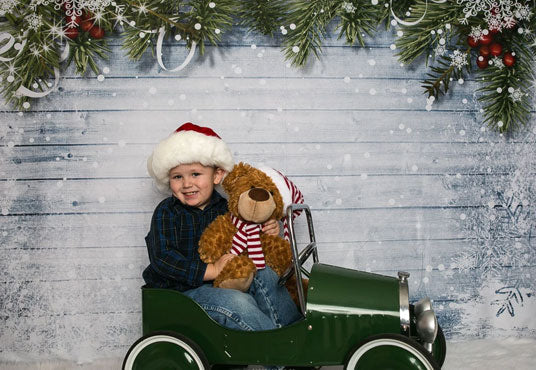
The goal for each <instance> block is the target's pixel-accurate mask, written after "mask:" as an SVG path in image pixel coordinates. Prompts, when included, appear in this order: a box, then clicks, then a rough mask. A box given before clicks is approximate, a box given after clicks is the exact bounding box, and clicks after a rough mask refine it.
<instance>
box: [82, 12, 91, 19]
mask: <svg viewBox="0 0 536 370" xmlns="http://www.w3.org/2000/svg"><path fill="white" fill-rule="evenodd" d="M92 18H93V13H91V12H88V11H84V12H83V13H82V20H83V21H87V20H88V19H92Z"/></svg>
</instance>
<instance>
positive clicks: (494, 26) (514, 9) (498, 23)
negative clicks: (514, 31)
mask: <svg viewBox="0 0 536 370" xmlns="http://www.w3.org/2000/svg"><path fill="white" fill-rule="evenodd" d="M457 3H458V4H460V5H461V4H463V6H464V8H463V13H464V18H462V19H460V22H461V23H462V24H468V18H471V17H476V16H477V15H479V13H482V14H480V15H481V16H483V17H484V19H485V20H486V22H487V24H488V29H490V30H498V31H500V30H501V29H502V28H512V27H513V26H515V24H516V23H517V21H520V20H529V19H530V17H531V16H532V12H531V10H530V7H529V6H528V5H525V4H523V3H522V2H520V1H519V0H457Z"/></svg>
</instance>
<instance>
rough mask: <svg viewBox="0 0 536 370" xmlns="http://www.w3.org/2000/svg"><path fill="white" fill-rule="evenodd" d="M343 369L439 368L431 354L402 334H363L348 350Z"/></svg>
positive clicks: (424, 369)
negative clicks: (360, 339) (360, 340)
mask: <svg viewBox="0 0 536 370" xmlns="http://www.w3.org/2000/svg"><path fill="white" fill-rule="evenodd" d="M344 368H345V370H358V369H359V370H373V369H374V370H387V369H393V370H395V369H396V370H417V369H419V370H439V369H440V367H439V365H438V364H437V362H436V360H435V359H434V358H433V357H432V355H431V354H430V353H429V352H428V351H426V350H425V349H424V348H423V347H422V346H421V345H420V344H419V343H417V342H416V341H414V340H413V339H410V338H408V337H406V336H404V335H402V334H382V335H374V336H372V337H369V338H367V339H366V340H365V341H363V342H362V343H360V344H359V345H358V346H356V347H355V348H354V350H353V351H351V352H350V354H349V356H348V358H347V360H346V364H345V367H344Z"/></svg>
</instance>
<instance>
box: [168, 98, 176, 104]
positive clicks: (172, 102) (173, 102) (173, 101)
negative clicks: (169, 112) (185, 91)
mask: <svg viewBox="0 0 536 370" xmlns="http://www.w3.org/2000/svg"><path fill="white" fill-rule="evenodd" d="M167 103H168V105H173V104H175V100H173V99H168V101H167Z"/></svg>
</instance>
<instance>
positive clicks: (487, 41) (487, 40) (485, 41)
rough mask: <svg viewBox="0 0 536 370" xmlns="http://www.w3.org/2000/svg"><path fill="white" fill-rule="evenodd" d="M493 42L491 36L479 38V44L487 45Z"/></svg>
mask: <svg viewBox="0 0 536 370" xmlns="http://www.w3.org/2000/svg"><path fill="white" fill-rule="evenodd" d="M492 41H493V36H492V35H491V34H489V33H488V34H487V35H482V36H480V44H482V45H489V44H491V42H492Z"/></svg>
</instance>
